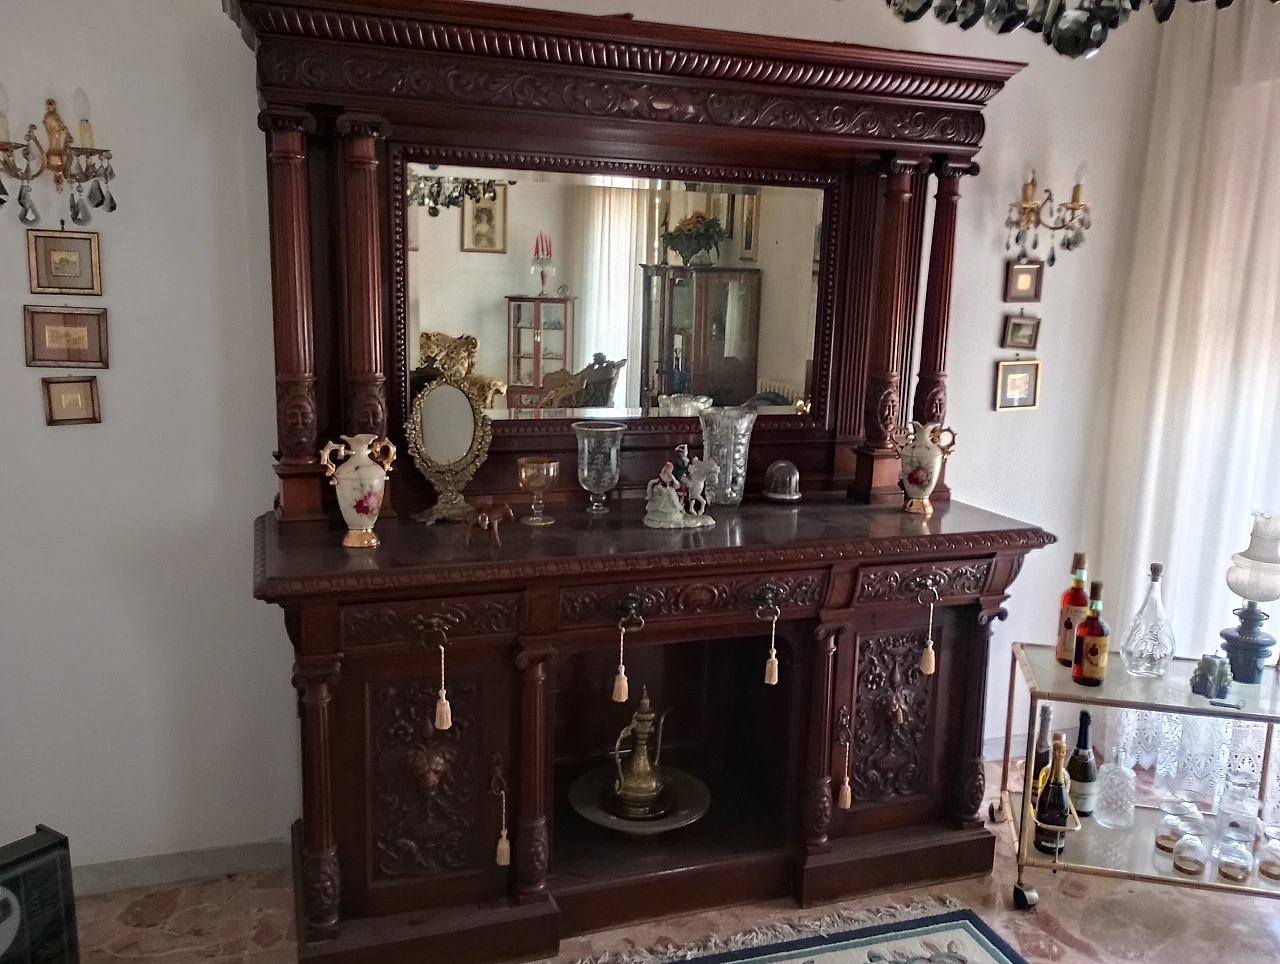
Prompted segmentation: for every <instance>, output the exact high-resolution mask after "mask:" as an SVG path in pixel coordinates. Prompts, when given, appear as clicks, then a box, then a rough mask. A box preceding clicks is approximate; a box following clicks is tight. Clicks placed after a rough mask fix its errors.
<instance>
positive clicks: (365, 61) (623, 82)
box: [258, 42, 983, 147]
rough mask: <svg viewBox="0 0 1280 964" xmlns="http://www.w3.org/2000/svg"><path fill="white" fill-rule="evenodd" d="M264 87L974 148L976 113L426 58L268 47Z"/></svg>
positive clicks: (978, 126) (262, 60)
mask: <svg viewBox="0 0 1280 964" xmlns="http://www.w3.org/2000/svg"><path fill="white" fill-rule="evenodd" d="M258 72H259V80H260V82H261V84H262V86H263V87H285V88H293V89H301V90H305V91H309V92H313V93H326V94H338V95H349V94H358V95H363V96H386V97H401V98H406V99H412V100H415V101H425V102H431V103H437V104H454V105H459V106H464V107H498V108H507V109H512V110H522V111H538V112H543V113H549V114H562V115H569V116H577V117H599V118H614V119H618V120H644V121H661V122H666V123H675V124H701V125H707V126H713V127H728V128H755V129H762V130H782V131H795V132H801V133H813V134H830V135H836V136H843V137H860V138H865V139H871V140H885V141H904V140H905V141H923V142H929V143H936V144H941V145H951V146H959V147H977V146H978V144H979V143H980V142H981V140H982V133H983V121H982V115H981V114H980V113H978V112H976V111H974V110H972V109H956V108H947V107H938V106H923V105H917V104H911V105H902V104H889V103H884V102H882V101H878V100H874V101H855V100H848V99H837V98H835V97H830V96H826V97H824V96H821V95H817V94H815V95H806V96H788V95H780V94H773V93H763V92H741V93H739V92H729V91H728V90H727V89H726V85H715V84H711V83H699V82H696V81H679V80H677V81H674V82H668V83H654V82H652V81H650V80H648V79H642V78H629V77H625V76H623V77H616V76H606V75H596V74H588V73H585V72H583V73H568V72H563V71H555V70H551V69H530V68H517V67H513V66H507V65H505V64H503V65H495V64H486V63H484V62H483V61H476V62H474V63H473V62H462V61H453V60H451V59H448V58H442V57H439V56H434V55H430V54H424V53H413V52H407V51H380V52H377V53H366V52H351V51H344V50H338V49H325V50H322V51H317V50H315V49H314V48H311V49H306V50H299V49H297V48H295V47H291V46H289V45H285V44H277V43H272V42H266V43H264V44H263V46H262V48H261V49H260V51H259V58H258Z"/></svg>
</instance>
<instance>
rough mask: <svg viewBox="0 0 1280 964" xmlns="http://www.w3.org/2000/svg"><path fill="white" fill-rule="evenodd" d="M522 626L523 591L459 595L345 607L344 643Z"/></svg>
mask: <svg viewBox="0 0 1280 964" xmlns="http://www.w3.org/2000/svg"><path fill="white" fill-rule="evenodd" d="M519 627H520V594H519V593H501V594H494V595H488V596H460V597H452V598H444V599H419V600H413V601H410V602H391V603H368V604H366V605H360V606H344V607H343V608H342V645H343V647H344V648H346V647H352V646H371V645H376V644H382V643H416V642H423V641H426V642H433V641H434V640H435V639H436V638H437V637H438V635H439V633H440V631H441V629H444V631H445V632H447V633H448V635H449V638H450V639H459V638H468V637H476V636H510V635H514V634H515V632H516V630H517V629H519Z"/></svg>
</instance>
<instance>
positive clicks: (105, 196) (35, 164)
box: [0, 85, 116, 227]
mask: <svg viewBox="0 0 1280 964" xmlns="http://www.w3.org/2000/svg"><path fill="white" fill-rule="evenodd" d="M74 102H75V109H76V114H77V115H78V116H79V118H80V126H79V131H78V134H79V137H80V142H79V144H77V143H76V141H75V138H73V137H72V136H71V131H70V129H69V128H68V127H67V125H66V123H65V122H64V121H63V120H62V117H61V116H60V115H59V114H58V104H57V102H56V101H54V100H52V99H50V100H47V101H45V110H44V120H43V124H44V131H45V143H44V144H41V143H40V138H39V136H38V135H37V134H36V125H35V124H32V125H31V126H30V127H28V128H27V130H26V133H25V135H24V136H23V138H22V139H21V140H17V141H14V140H10V139H9V117H8V114H9V95H8V94H7V93H6V92H5V89H4V86H3V85H0V174H3V175H5V176H7V177H11V178H13V179H14V180H15V181H17V182H18V220H19V221H21V222H22V223H23V224H25V225H27V226H28V227H31V226H33V225H36V224H39V223H40V212H39V211H37V210H36V206H35V202H34V201H33V200H32V199H31V183H32V182H33V181H34V180H35V179H36V178H38V177H40V175H42V174H44V173H46V172H48V173H49V174H51V175H52V176H53V183H54V185H55V186H56V187H57V189H58V191H59V193H61V191H62V188H63V185H65V184H67V183H70V184H71V185H72V189H71V197H70V207H71V220H72V221H73V222H74V223H75V224H77V225H80V226H84V225H86V224H88V223H89V221H90V220H91V219H92V214H91V212H90V208H104V209H105V210H107V211H114V210H115V209H116V199H115V198H114V197H112V195H111V181H112V180H113V179H114V178H115V176H116V172H115V170H114V169H113V168H112V166H111V152H110V151H108V150H104V149H102V148H100V147H94V145H93V125H91V124H90V123H89V98H88V96H87V95H86V94H85V92H84V91H83V90H81V89H80V88H78V87H77V88H76V92H75V97H74ZM86 185H87V189H86ZM8 200H9V191H8V189H7V188H6V187H5V184H4V179H3V178H0V207H3V206H4V203H5V202H6V201H8Z"/></svg>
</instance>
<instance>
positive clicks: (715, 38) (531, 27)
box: [224, 0, 1023, 107]
mask: <svg viewBox="0 0 1280 964" xmlns="http://www.w3.org/2000/svg"><path fill="white" fill-rule="evenodd" d="M224 6H227V7H228V12H229V13H230V14H231V16H232V17H233V19H235V20H236V22H237V23H239V24H240V26H241V29H242V31H244V32H245V33H246V34H248V33H250V32H252V33H253V34H256V36H257V39H258V42H259V43H261V42H262V41H263V39H264V38H269V37H285V38H296V39H298V40H307V41H317V40H319V41H328V42H334V43H336V44H346V45H351V46H357V45H358V46H359V47H361V48H364V49H370V48H374V49H376V48H384V49H388V50H397V51H421V52H430V53H439V54H449V55H459V54H462V55H467V56H478V57H486V58H490V59H491V60H495V61H499V62H501V61H507V62H513V63H518V64H528V65H536V64H555V65H557V66H560V67H576V68H591V69H606V70H613V71H621V72H625V73H632V74H646V75H650V76H657V77H679V78H709V79H715V80H720V81H733V82H737V83H741V84H753V85H757V86H761V87H785V88H792V89H810V90H821V91H840V92H844V93H857V94H864V95H869V96H874V97H879V98H900V99H909V100H916V101H933V102H942V101H946V102H951V103H956V104H965V105H971V106H974V107H981V106H982V105H983V104H985V103H986V102H987V101H989V100H990V99H991V98H992V97H993V96H995V94H996V93H998V92H999V91H1000V89H1001V88H1002V87H1003V86H1004V84H1005V82H1006V81H1007V80H1008V79H1009V78H1010V77H1012V76H1013V75H1014V74H1015V73H1016V72H1017V71H1018V70H1019V69H1020V68H1021V67H1022V66H1023V65H1022V64H1015V63H1008V62H1001V61H993V60H978V59H970V58H959V57H942V56H936V55H929V54H914V53H909V52H905V51H896V50H895V51H888V50H880V49H877V48H873V47H861V46H855V45H852V44H831V43H817V42H811V41H803V40H793V39H788V38H779V37H762V36H754V35H750V34H741V33H726V32H723V31H711V30H696V29H689V28H678V27H671V26H667V25H662V24H650V23H643V22H632V21H624V20H618V19H610V20H605V19H603V18H599V17H586V16H577V15H573V14H566V13H560V12H550V11H547V12H541V11H531V10H515V9H511V8H505V7H504V8H497V7H491V6H487V5H484V4H471V3H468V4H449V3H434V4H431V5H430V6H429V7H428V8H427V9H424V10H422V11H421V12H415V13H414V14H405V13H403V12H398V14H397V15H395V16H391V15H385V14H379V13H373V12H369V11H348V10H342V11H339V10H332V9H325V8H324V7H322V6H321V5H320V4H317V3H314V2H257V0H224ZM326 6H327V5H326Z"/></svg>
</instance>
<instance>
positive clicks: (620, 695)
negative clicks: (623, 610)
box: [613, 623, 631, 703]
mask: <svg viewBox="0 0 1280 964" xmlns="http://www.w3.org/2000/svg"><path fill="white" fill-rule="evenodd" d="M626 642H627V627H626V626H624V625H622V623H618V672H617V675H615V676H614V677H613V701H614V702H615V703H625V702H626V701H627V700H629V699H630V698H631V688H630V687H629V686H628V685H627V667H626V664H625V663H624V662H623V649H624V647H625V646H626Z"/></svg>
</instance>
